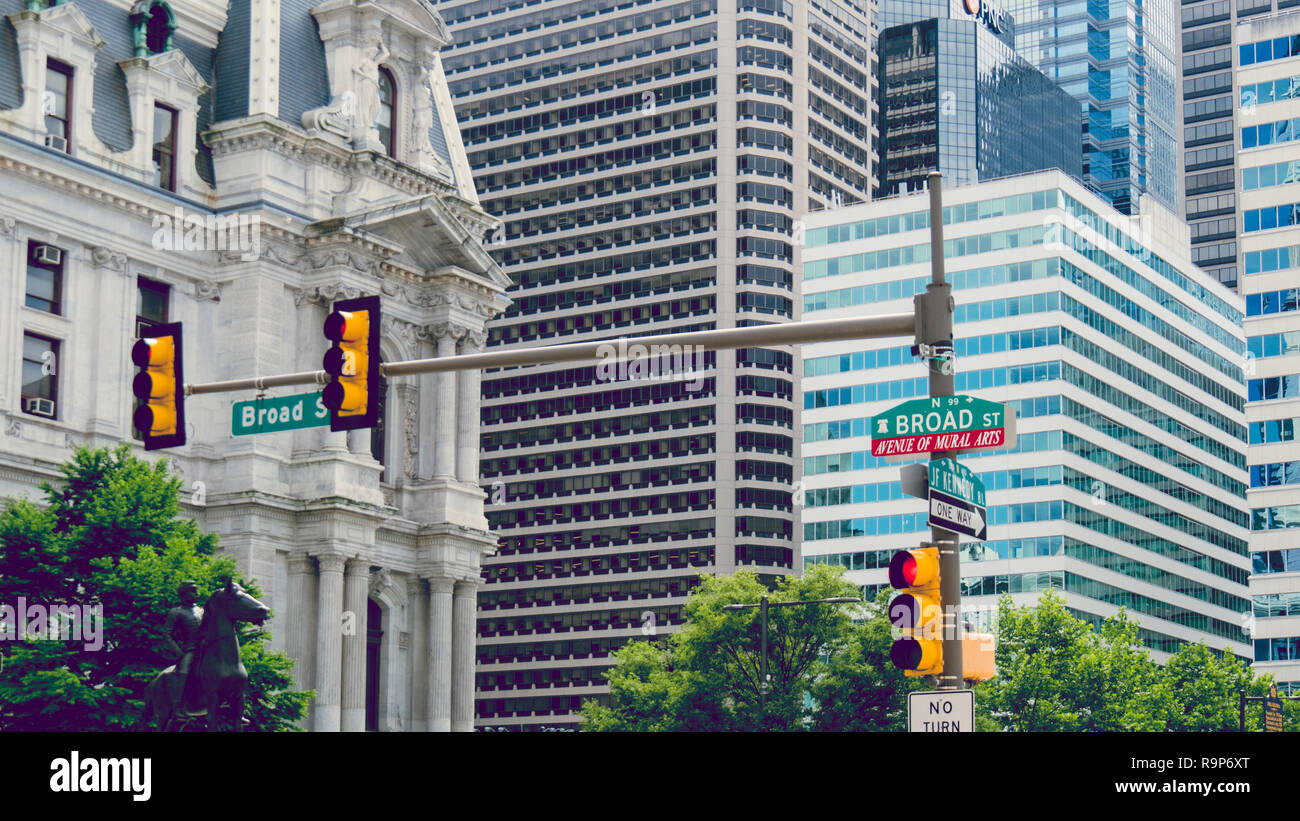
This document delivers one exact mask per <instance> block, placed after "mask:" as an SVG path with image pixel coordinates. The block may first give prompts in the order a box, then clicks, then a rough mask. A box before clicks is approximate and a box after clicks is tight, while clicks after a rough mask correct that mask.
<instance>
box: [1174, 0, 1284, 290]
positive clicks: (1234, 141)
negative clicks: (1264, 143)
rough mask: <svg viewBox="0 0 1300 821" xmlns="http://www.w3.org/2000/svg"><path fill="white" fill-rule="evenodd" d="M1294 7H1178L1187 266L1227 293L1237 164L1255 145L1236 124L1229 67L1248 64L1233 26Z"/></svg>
mask: <svg viewBox="0 0 1300 821" xmlns="http://www.w3.org/2000/svg"><path fill="white" fill-rule="evenodd" d="M1296 6H1300V0H1236V2H1233V0H1200V1H1199V2H1193V3H1185V4H1184V5H1183V7H1182V36H1183V54H1182V61H1183V64H1182V95H1183V96H1182V106H1183V148H1184V151H1183V158H1182V160H1183V170H1184V178H1183V179H1184V192H1185V202H1184V214H1185V215H1186V218H1187V223H1188V225H1190V226H1191V227H1192V261H1193V262H1195V263H1196V264H1197V265H1200V266H1201V267H1202V268H1204V269H1206V270H1207V271H1209V272H1210V275H1211V276H1213V277H1215V278H1217V279H1218V280H1219V281H1220V282H1222V283H1223V284H1225V285H1227V286H1228V287H1229V288H1236V287H1237V286H1238V283H1239V282H1240V279H1239V277H1240V270H1241V264H1240V263H1241V254H1240V240H1239V233H1240V227H1239V225H1238V221H1237V184H1238V180H1239V177H1240V175H1239V174H1238V173H1237V162H1236V159H1237V154H1238V152H1239V151H1244V150H1246V149H1249V148H1254V147H1255V145H1256V144H1257V140H1258V137H1257V135H1256V133H1255V131H1254V129H1253V127H1254V126H1255V125H1256V124H1255V123H1251V122H1246V121H1240V122H1238V121H1236V115H1237V106H1236V105H1235V104H1234V101H1233V67H1234V65H1235V66H1238V67H1245V66H1247V65H1250V64H1251V63H1250V62H1241V56H1240V54H1241V52H1240V50H1239V49H1238V48H1236V47H1235V46H1234V40H1233V35H1234V32H1239V31H1241V27H1240V26H1238V25H1237V23H1238V22H1239V21H1247V20H1251V19H1254V18H1256V17H1259V16H1261V15H1271V14H1273V13H1274V12H1275V11H1278V10H1284V9H1287V8H1292V7H1296ZM1251 56H1252V58H1253V50H1252V55H1251ZM1238 129H1240V132H1239V131H1238ZM1239 137H1240V141H1239V139H1238V138H1239Z"/></svg>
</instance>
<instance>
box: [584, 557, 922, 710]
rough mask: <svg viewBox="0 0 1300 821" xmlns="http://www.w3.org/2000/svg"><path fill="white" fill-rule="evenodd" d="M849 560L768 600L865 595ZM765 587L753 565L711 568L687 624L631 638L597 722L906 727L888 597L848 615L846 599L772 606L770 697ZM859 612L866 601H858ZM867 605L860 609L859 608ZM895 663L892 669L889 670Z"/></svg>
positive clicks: (820, 568) (786, 584) (786, 582)
mask: <svg viewBox="0 0 1300 821" xmlns="http://www.w3.org/2000/svg"><path fill="white" fill-rule="evenodd" d="M843 574H844V571H843V569H842V568H838V567H831V566H829V565H816V566H814V567H811V568H809V569H808V571H807V572H806V573H805V574H804V575H803V577H801V578H800V577H793V576H788V577H784V578H782V579H781V580H780V581H779V582H778V584H777V586H776V589H775V590H773V591H771V592H770V593H769V601H770V602H783V601H811V600H815V599H826V598H835V597H842V596H852V597H855V598H856V597H858V596H859V595H860V594H859V592H858V589H857V587H856V586H855V585H853V584H852V583H851V582H848V581H846V580H845V579H844V577H843ZM767 592H768V591H767V589H766V588H765V587H764V586H763V584H762V583H761V582H760V581H759V579H758V577H757V576H756V575H754V574H753V573H751V572H748V571H740V572H737V573H735V574H733V575H731V576H704V577H703V579H702V582H701V584H700V586H699V587H697V588H696V589H695V590H694V591H692V593H691V596H690V598H689V599H688V600H687V603H686V608H685V609H686V624H685V626H684V627H683V628H682V629H681V630H680V631H679V632H677V633H675V634H673V635H671V636H669V637H667V638H666V639H662V640H657V641H651V642H646V641H636V642H631V643H629V644H627V645H625V646H624V647H622V648H621V649H619V650H618V651H617V652H616V653H615V656H614V658H615V662H616V665H615V667H614V669H613V670H610V671H609V672H608V673H607V674H606V677H607V678H608V679H609V682H610V703H609V706H603V705H601V704H599V703H598V702H596V701H594V700H592V701H588V702H587V703H586V704H585V705H584V706H583V728H584V729H586V730H590V731H685V730H714V731H747V730H748V731H752V730H802V729H821V730H864V729H897V728H898V727H899V725H900V723H901V721H902V719H903V717H904V716H903V709H904V707H905V702H904V699H905V698H906V696H905V693H906V691H907V689H908V688H909V687H911V686H912V684H911V682H908V681H906V680H904V679H903V677H902V676H901V675H899V674H897V671H895V670H893V668H892V666H890V667H888V668H883V667H881V666H879V662H880V660H881V659H882V658H887V656H888V652H889V641H890V639H889V629H890V628H889V624H888V623H887V622H886V621H885V620H884V607H883V604H881V603H877V604H876V605H875V606H873V607H871V608H867V609H866V610H865V615H866V617H867V618H866V619H865V620H863V621H861V622H856V623H855V622H853V621H851V620H850V613H853V612H854V610H855V608H854V606H853V605H845V604H808V605H799V606H786V607H781V606H776V607H769V610H768V674H769V676H770V677H771V682H770V687H769V691H768V693H767V697H766V699H765V700H764V699H763V697H762V695H761V693H760V685H761V682H762V675H761V669H762V659H761V655H760V646H761V638H762V637H761V622H760V615H759V611H758V608H748V609H745V610H725V609H723V608H724V607H725V606H726V605H728V604H757V603H758V602H759V601H760V600H761V598H762V596H763V594H764V593H767ZM857 609H858V610H862V609H863V608H857ZM859 615H862V614H859ZM886 670H887V671H886Z"/></svg>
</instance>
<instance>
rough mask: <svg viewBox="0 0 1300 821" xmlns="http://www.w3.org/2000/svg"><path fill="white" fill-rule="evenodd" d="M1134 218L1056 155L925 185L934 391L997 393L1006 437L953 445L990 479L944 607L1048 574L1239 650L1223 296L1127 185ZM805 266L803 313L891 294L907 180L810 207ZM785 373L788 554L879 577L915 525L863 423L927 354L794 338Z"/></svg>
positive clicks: (915, 254)
mask: <svg viewBox="0 0 1300 821" xmlns="http://www.w3.org/2000/svg"><path fill="white" fill-rule="evenodd" d="M1142 217H1143V218H1142V219H1141V220H1133V219H1132V218H1130V217H1127V216H1122V215H1120V214H1118V213H1117V212H1115V211H1114V210H1113V209H1112V208H1111V207H1110V205H1109V204H1108V203H1107V202H1106V201H1105V200H1104V199H1102V198H1100V197H1098V196H1097V195H1095V194H1094V193H1092V192H1090V191H1088V190H1087V189H1086V188H1084V186H1083V185H1081V184H1080V183H1078V182H1077V181H1075V180H1073V179H1071V178H1069V177H1068V176H1067V175H1065V174H1063V173H1061V172H1056V171H1045V172H1042V173H1038V174H1025V175H1020V176H1017V177H1009V178H1006V179H1003V180H993V181H990V182H981V183H978V184H975V185H969V186H965V187H953V188H948V187H947V186H945V188H944V223H945V227H944V243H945V258H946V260H947V271H948V280H949V282H951V283H952V288H953V297H954V299H955V301H956V312H955V314H954V330H955V334H954V345H955V354H956V359H955V365H956V371H955V375H956V392H957V393H959V394H970V395H974V396H977V397H979V398H982V399H987V400H993V401H997V402H1003V403H1006V404H1010V405H1012V406H1014V407H1015V408H1016V410H1017V414H1018V435H1019V438H1018V442H1017V445H1016V447H1015V448H1013V449H1009V450H1004V451H997V452H971V453H968V454H966V455H964V456H961V457H960V461H961V462H962V464H964V465H965V466H966V467H968V468H969V469H971V470H972V471H975V472H976V473H977V474H979V476H980V478H981V479H982V481H983V482H984V485H985V487H986V488H987V491H988V497H987V498H988V515H987V521H988V538H987V540H986V541H984V542H967V543H965V544H963V545H962V574H963V578H962V580H961V584H962V604H963V606H964V607H966V608H970V609H972V610H973V611H975V612H973V613H972V614H971V621H972V623H974V624H976V626H979V625H980V621H981V620H982V616H983V615H987V614H988V613H989V611H991V610H992V609H994V608H995V607H996V597H997V596H998V595H1000V594H1004V593H1006V594H1009V595H1010V596H1011V597H1012V599H1013V600H1015V601H1016V603H1017V604H1027V603H1031V602H1034V601H1036V600H1037V599H1038V597H1039V596H1040V595H1041V592H1042V591H1043V590H1045V589H1047V588H1048V587H1052V588H1055V589H1057V590H1058V591H1060V592H1062V594H1063V595H1064V597H1065V599H1066V603H1067V605H1068V606H1069V607H1070V608H1071V609H1072V610H1074V611H1075V612H1076V614H1078V615H1080V616H1081V617H1083V618H1086V619H1088V620H1089V621H1091V622H1093V623H1096V622H1097V621H1099V620H1101V619H1103V618H1105V617H1107V616H1109V615H1111V614H1113V613H1115V612H1116V611H1117V610H1118V608H1120V607H1125V608H1127V610H1128V612H1129V613H1130V614H1131V615H1132V616H1133V617H1134V618H1135V619H1136V620H1137V621H1138V622H1139V623H1140V626H1141V639H1142V641H1143V643H1144V644H1146V645H1147V646H1148V647H1150V648H1151V649H1152V650H1153V651H1155V654H1154V655H1155V657H1156V658H1157V659H1162V658H1164V655H1163V654H1164V653H1169V652H1172V651H1175V650H1177V648H1178V647H1179V646H1180V645H1181V644H1182V643H1184V642H1196V641H1201V640H1203V641H1205V642H1206V643H1207V644H1208V645H1209V646H1210V647H1212V648H1214V649H1215V650H1220V651H1227V652H1230V653H1235V654H1237V655H1239V656H1242V657H1247V658H1248V657H1249V656H1250V652H1251V648H1250V644H1249V637H1248V635H1249V634H1248V633H1247V632H1246V630H1245V626H1246V625H1245V621H1244V619H1246V617H1247V616H1248V613H1249V610H1250V607H1251V602H1250V598H1249V590H1248V587H1247V582H1248V576H1249V573H1250V567H1251V546H1250V545H1249V543H1248V537H1249V536H1250V529H1249V524H1250V522H1249V520H1250V516H1249V511H1248V509H1247V503H1246V475H1247V471H1246V448H1247V446H1246V441H1245V437H1246V425H1245V421H1246V415H1245V411H1244V406H1245V388H1246V386H1245V385H1244V384H1243V373H1242V367H1241V363H1242V357H1243V353H1244V349H1245V345H1244V340H1243V338H1242V330H1241V323H1242V304H1241V299H1240V298H1239V297H1238V296H1237V295H1236V294H1234V293H1232V292H1230V291H1228V290H1226V289H1224V288H1223V287H1221V286H1220V285H1219V284H1218V283H1217V282H1215V281H1213V280H1212V279H1211V278H1209V277H1208V276H1206V275H1205V273H1204V272H1203V271H1201V270H1199V269H1198V268H1197V267H1196V266H1195V265H1193V264H1192V263H1191V261H1190V260H1189V259H1188V256H1187V233H1186V228H1185V226H1184V225H1183V224H1182V223H1181V222H1180V221H1179V220H1178V219H1177V218H1176V216H1175V215H1174V214H1172V213H1171V212H1167V211H1163V209H1159V208H1158V206H1155V205H1154V202H1153V201H1151V200H1150V199H1148V200H1145V201H1144V212H1143V215H1142ZM803 277H804V288H803V295H802V299H803V309H804V315H805V317H807V318H808V319H835V318H840V317H846V316H864V315H873V314H888V313H896V312H899V311H907V310H910V308H911V305H912V298H913V296H914V295H915V294H917V293H919V292H923V291H924V289H925V286H926V283H928V282H929V280H930V244H929V208H928V198H927V197H926V196H925V195H913V196H900V197H894V198H890V199H886V200H881V201H880V202H873V203H868V204H865V205H857V206H853V207H852V208H846V209H843V210H840V211H832V212H829V213H826V214H815V215H812V216H811V217H810V218H809V228H808V232H807V247H806V248H805V249H804V254H803ZM801 371H802V376H803V385H802V388H803V414H802V420H801V421H802V438H803V448H804V449H803V481H804V489H805V493H804V498H803V500H802V501H803V502H804V508H803V523H802V524H803V543H802V551H803V561H804V563H805V565H808V564H813V563H831V564H839V565H842V566H843V567H845V568H846V569H847V570H848V571H849V578H851V579H852V580H854V581H856V582H858V583H859V584H863V585H866V586H868V587H869V588H870V587H880V586H884V585H885V584H886V568H887V566H888V564H889V560H890V557H891V556H893V554H894V553H895V551H897V550H898V549H899V548H900V547H906V546H913V545H918V544H919V543H920V542H921V541H922V540H928V539H929V537H930V529H929V527H928V524H927V513H926V502H925V501H924V500H922V499H914V498H911V497H907V496H904V495H903V494H902V491H901V485H900V482H899V469H900V466H901V465H902V464H903V463H900V462H887V461H886V460H884V459H883V458H878V457H873V456H872V455H871V426H870V420H871V417H872V416H873V415H875V414H879V413H881V412H883V411H885V410H888V409H889V408H891V407H893V406H895V405H898V404H900V403H901V402H904V401H906V400H909V399H913V398H917V397H923V396H927V395H928V383H927V381H926V377H925V373H926V368H925V366H924V364H922V363H921V361H920V360H918V359H916V358H915V357H914V356H913V354H912V351H911V348H910V346H909V345H908V344H907V343H903V344H900V342H899V340H893V341H889V340H852V341H846V342H826V343H817V344H813V345H803V346H801ZM1293 404H1294V403H1293ZM1297 520H1298V521H1300V517H1298V518H1297ZM1279 544H1281V542H1279ZM1289 601H1290V600H1288V603H1289ZM1269 606H1270V607H1272V606H1277V605H1276V604H1275V603H1273V602H1272V601H1271V600H1270V604H1269ZM1289 635H1291V636H1295V635H1296V633H1294V632H1293V633H1291V634H1289ZM1292 641H1294V639H1292ZM1286 646H1287V647H1288V648H1290V647H1291V646H1292V645H1286Z"/></svg>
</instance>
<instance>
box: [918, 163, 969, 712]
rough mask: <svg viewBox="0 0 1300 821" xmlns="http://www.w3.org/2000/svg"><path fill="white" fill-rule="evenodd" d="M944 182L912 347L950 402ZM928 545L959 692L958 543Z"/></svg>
mask: <svg viewBox="0 0 1300 821" xmlns="http://www.w3.org/2000/svg"><path fill="white" fill-rule="evenodd" d="M942 179H943V176H942V175H941V174H940V173H939V172H938V171H931V172H930V175H929V179H928V187H929V190H930V282H929V284H928V285H926V287H925V294H923V295H918V296H917V297H916V342H917V345H918V346H920V347H921V354H922V356H925V357H926V359H927V362H928V363H929V368H930V396H931V397H936V396H952V395H953V393H954V388H955V380H954V379H953V367H952V342H953V327H952V314H953V299H952V285H951V284H949V283H948V281H947V280H946V279H945V276H944V261H943V190H942V186H941V181H942ZM927 354H928V355H927ZM954 455H955V453H953V452H951V451H945V452H937V453H931V454H930V461H934V460H936V459H943V458H946V457H950V456H954ZM930 541H932V542H934V543H935V544H936V545H938V546H939V601H940V602H941V603H942V606H943V673H942V674H940V676H939V689H941V690H960V689H961V688H962V686H963V681H962V658H961V656H962V637H961V632H960V629H961V626H962V625H961V557H960V553H959V543H958V538H957V534H956V533H953V532H952V531H950V530H944V529H943V528H941V527H931V528H930Z"/></svg>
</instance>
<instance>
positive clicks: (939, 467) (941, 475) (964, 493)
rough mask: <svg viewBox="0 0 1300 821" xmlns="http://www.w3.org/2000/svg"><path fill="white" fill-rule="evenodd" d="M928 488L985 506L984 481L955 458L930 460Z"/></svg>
mask: <svg viewBox="0 0 1300 821" xmlns="http://www.w3.org/2000/svg"><path fill="white" fill-rule="evenodd" d="M930 489H931V490H937V491H939V492H940V493H946V494H947V495H949V496H955V497H956V498H958V499H960V500H962V501H963V502H967V503H969V504H972V505H975V506H976V507H985V504H984V483H983V482H981V481H980V478H979V477H978V476H976V475H975V471H973V470H971V469H970V468H968V467H966V466H965V465H963V464H961V463H960V462H958V461H957V460H956V459H935V460H933V461H932V462H930Z"/></svg>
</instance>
